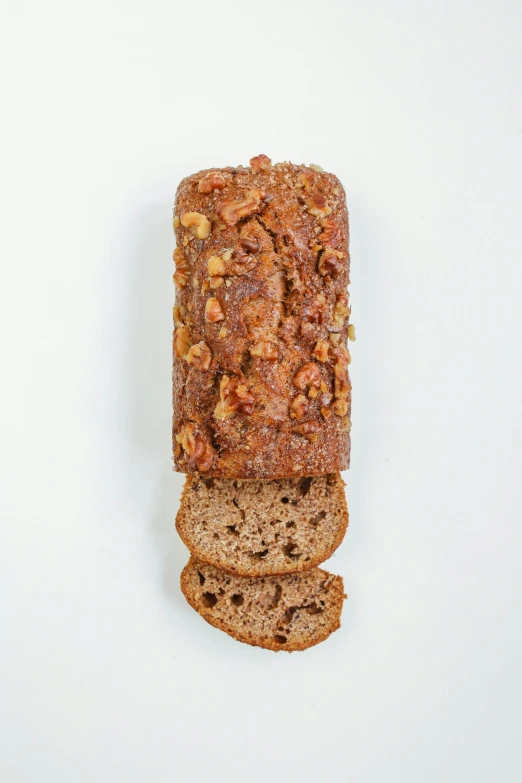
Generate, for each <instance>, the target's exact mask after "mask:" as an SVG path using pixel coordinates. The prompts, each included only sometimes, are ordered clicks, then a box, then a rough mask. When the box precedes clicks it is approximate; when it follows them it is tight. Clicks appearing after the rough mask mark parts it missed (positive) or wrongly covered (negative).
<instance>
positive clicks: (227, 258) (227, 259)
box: [221, 249, 232, 261]
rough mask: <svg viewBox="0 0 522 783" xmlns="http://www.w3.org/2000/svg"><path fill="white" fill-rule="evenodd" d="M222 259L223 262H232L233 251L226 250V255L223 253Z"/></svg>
mask: <svg viewBox="0 0 522 783" xmlns="http://www.w3.org/2000/svg"><path fill="white" fill-rule="evenodd" d="M221 258H222V259H223V261H230V259H231V258H232V250H230V249H229V250H225V252H224V253H221Z"/></svg>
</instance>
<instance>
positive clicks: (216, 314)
mask: <svg viewBox="0 0 522 783" xmlns="http://www.w3.org/2000/svg"><path fill="white" fill-rule="evenodd" d="M205 320H206V321H209V322H210V323H212V324H215V323H217V322H218V321H224V320H225V314H224V312H223V309H222V307H221V304H220V302H219V299H214V297H212V296H211V297H210V298H209V299H207V302H206V304H205Z"/></svg>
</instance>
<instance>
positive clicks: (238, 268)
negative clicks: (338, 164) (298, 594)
mask: <svg viewBox="0 0 522 783" xmlns="http://www.w3.org/2000/svg"><path fill="white" fill-rule="evenodd" d="M174 229H175V233H176V240H177V244H178V247H177V249H176V250H175V252H174V260H175V262H176V272H175V275H174V281H175V283H176V288H177V293H176V305H175V308H174V320H175V332H174V341H173V352H174V373H173V397H174V421H173V440H174V461H175V466H176V468H177V469H178V470H179V471H181V472H185V473H193V472H199V473H204V474H206V475H207V476H213V477H218V478H263V479H268V478H290V477H297V476H313V475H318V474H324V473H335V472H337V471H339V470H344V469H346V468H347V467H348V465H349V447H350V436H349V430H350V403H351V387H350V381H349V377H348V364H349V362H350V354H349V351H348V349H347V347H346V341H347V337H350V338H353V336H354V335H353V327H352V326H349V315H350V308H349V305H348V296H347V292H346V287H347V285H348V281H349V278H348V275H349V255H348V213H347V209H346V202H345V196H344V191H343V188H342V186H341V184H340V182H339V180H338V179H337V178H336V177H335V176H334V175H333V174H327V173H324V172H323V171H321V170H319V168H318V167H307V166H296V165H293V164H291V163H282V164H276V165H274V166H273V165H271V162H270V160H269V159H268V158H267V157H266V156H264V155H259V156H257V157H256V158H252V160H251V161H250V167H249V168H243V167H239V168H225V169H211V170H208V171H202V172H200V173H199V174H194V175H192V176H190V177H187V178H186V179H184V180H183V181H182V182H181V184H180V186H179V188H178V192H177V196H176V202H175V207H174Z"/></svg>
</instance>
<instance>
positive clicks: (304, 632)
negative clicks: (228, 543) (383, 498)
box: [181, 556, 346, 652]
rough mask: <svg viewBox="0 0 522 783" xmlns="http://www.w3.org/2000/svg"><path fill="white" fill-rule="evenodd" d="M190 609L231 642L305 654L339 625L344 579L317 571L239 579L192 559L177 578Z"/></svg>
mask: <svg viewBox="0 0 522 783" xmlns="http://www.w3.org/2000/svg"><path fill="white" fill-rule="evenodd" d="M181 589H182V591H183V594H184V595H185V598H186V599H187V601H188V602H189V604H190V605H191V606H192V607H193V608H194V609H195V610H196V612H199V614H200V615H201V616H202V617H203V618H204V619H205V620H206V621H207V622H208V623H210V624H211V625H214V626H216V628H219V629H221V630H222V631H225V633H228V634H229V635H230V636H233V637H234V639H238V640H239V641H240V642H246V644H252V645H254V646H256V647H266V648H267V649H269V650H287V651H288V652H292V651H293V650H306V649H307V648H308V647H312V646H313V645H314V644H318V643H319V642H322V641H323V640H324V639H326V638H327V637H328V636H330V634H331V633H333V631H336V630H337V629H338V628H339V627H340V625H341V619H340V618H341V610H342V606H343V600H344V598H346V596H345V594H344V587H343V580H342V578H341V577H340V576H333V575H332V574H329V573H328V572H327V571H323V570H322V569H320V568H312V569H310V570H309V571H305V572H304V573H302V574H290V575H287V576H279V577H275V576H271V577H260V578H251V577H237V576H232V575H231V574H228V573H227V572H226V571H222V570H221V569H219V568H215V567H214V566H211V565H208V564H207V563H203V562H201V561H200V560H197V559H196V558H195V557H194V556H192V557H191V558H190V560H189V562H188V563H187V565H186V566H185V568H184V569H183V572H182V574H181Z"/></svg>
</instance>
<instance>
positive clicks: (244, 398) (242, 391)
mask: <svg viewBox="0 0 522 783" xmlns="http://www.w3.org/2000/svg"><path fill="white" fill-rule="evenodd" d="M219 398H220V399H219V402H218V404H217V405H216V407H215V409H214V416H215V418H216V419H218V420H219V421H226V419H230V418H231V417H232V416H234V415H235V414H236V413H244V414H246V415H247V416H250V415H251V414H252V413H253V412H254V402H255V400H254V398H253V396H252V395H251V394H249V391H248V389H247V387H246V386H245V385H244V384H243V383H241V382H240V379H239V378H229V377H228V375H223V377H222V378H221V381H220V384H219Z"/></svg>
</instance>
